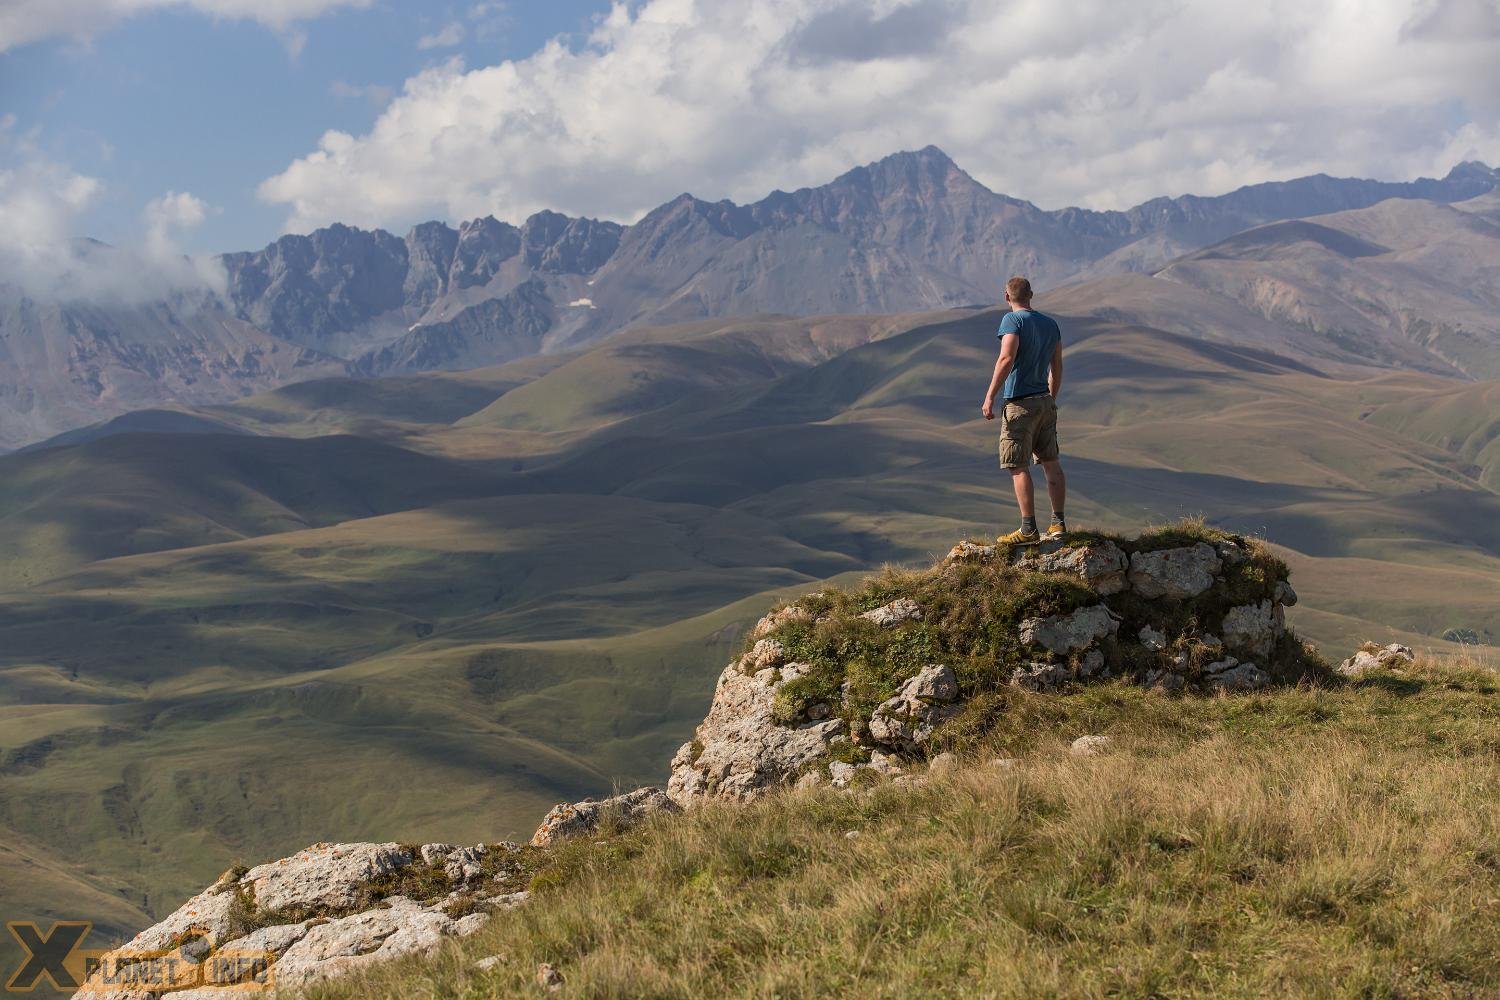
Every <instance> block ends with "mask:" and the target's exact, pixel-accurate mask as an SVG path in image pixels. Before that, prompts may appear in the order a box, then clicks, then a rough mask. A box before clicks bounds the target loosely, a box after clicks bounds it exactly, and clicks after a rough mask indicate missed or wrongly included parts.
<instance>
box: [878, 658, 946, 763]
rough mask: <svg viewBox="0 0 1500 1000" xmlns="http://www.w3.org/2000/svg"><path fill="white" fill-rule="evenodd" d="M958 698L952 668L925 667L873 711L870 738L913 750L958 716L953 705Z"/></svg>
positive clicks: (888, 744)
mask: <svg viewBox="0 0 1500 1000" xmlns="http://www.w3.org/2000/svg"><path fill="white" fill-rule="evenodd" d="M957 697H958V679H957V678H956V677H955V676H954V675H953V669H952V668H951V667H947V666H941V665H935V666H929V667H925V668H923V670H922V671H921V672H920V673H918V674H917V675H916V676H915V677H913V678H911V679H910V680H908V681H907V682H906V683H905V684H903V685H902V686H901V690H900V691H898V692H897V693H896V695H895V697H893V698H890V699H888V700H886V701H883V702H881V703H880V705H878V706H877V707H876V709H875V712H874V713H873V714H872V715H871V717H870V737H871V738H872V739H873V740H875V741H876V742H877V743H883V744H885V745H886V746H890V747H896V748H899V749H911V748H913V747H916V746H917V745H919V744H921V743H924V742H926V741H927V739H928V737H930V736H931V735H932V732H933V730H934V729H935V728H936V727H937V725H938V724H939V723H941V722H943V721H944V720H946V719H949V718H951V717H952V716H954V715H956V714H958V707H957V706H956V705H953V704H952V702H953V700H954V699H955V698H957Z"/></svg>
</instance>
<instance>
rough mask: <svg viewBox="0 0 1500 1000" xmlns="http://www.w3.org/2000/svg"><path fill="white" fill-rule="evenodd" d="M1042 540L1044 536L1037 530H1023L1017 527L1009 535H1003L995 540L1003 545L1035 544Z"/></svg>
mask: <svg viewBox="0 0 1500 1000" xmlns="http://www.w3.org/2000/svg"><path fill="white" fill-rule="evenodd" d="M1041 540H1042V536H1041V535H1038V534H1037V533H1036V532H1035V531H1023V530H1022V529H1020V528H1017V529H1016V530H1015V531H1012V532H1011V533H1010V534H1008V535H1001V536H1000V537H999V538H997V539H995V541H997V542H999V543H1000V544H1001V545H1035V544H1036V543H1037V542H1039V541H1041Z"/></svg>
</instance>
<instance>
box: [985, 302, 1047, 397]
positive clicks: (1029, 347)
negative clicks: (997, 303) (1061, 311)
mask: <svg viewBox="0 0 1500 1000" xmlns="http://www.w3.org/2000/svg"><path fill="white" fill-rule="evenodd" d="M1008 333H1013V334H1015V335H1016V337H1017V339H1019V340H1020V344H1019V345H1017V347H1016V364H1015V367H1013V368H1012V369H1011V370H1010V374H1009V375H1007V376H1006V377H1005V389H1004V391H1003V392H1002V393H1001V395H1002V396H1004V397H1005V398H1006V399H1019V398H1020V397H1022V396H1036V395H1040V394H1041V393H1044V392H1046V391H1047V372H1048V371H1049V370H1051V367H1052V354H1053V352H1054V351H1056V350H1057V345H1058V343H1059V342H1060V341H1061V340H1062V331H1061V330H1059V329H1058V328H1057V321H1056V320H1054V319H1053V318H1052V317H1051V316H1044V315H1042V314H1041V313H1039V312H1037V311H1035V310H1034V309H1027V310H1024V311H1022V312H1014V311H1012V312H1008V313H1006V314H1005V318H1004V319H1002V320H1001V321H1000V333H999V334H998V336H1000V337H1001V338H1002V339H1003V338H1004V337H1005V335H1006V334H1008Z"/></svg>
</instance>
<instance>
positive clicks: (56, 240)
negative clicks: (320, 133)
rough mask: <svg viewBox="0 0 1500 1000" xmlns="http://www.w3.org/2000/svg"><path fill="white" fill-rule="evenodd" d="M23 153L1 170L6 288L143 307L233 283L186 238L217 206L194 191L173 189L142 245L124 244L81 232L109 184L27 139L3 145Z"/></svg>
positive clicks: (158, 205)
mask: <svg viewBox="0 0 1500 1000" xmlns="http://www.w3.org/2000/svg"><path fill="white" fill-rule="evenodd" d="M13 151H15V152H18V158H17V162H16V164H15V165H14V166H12V167H9V168H5V169H0V219H4V220H5V225H4V226H3V227H0V287H3V286H7V285H8V286H11V287H13V288H18V289H20V291H21V293H22V294H23V295H25V296H26V297H29V298H31V299H33V300H36V301H41V302H81V301H88V302H93V303H97V304H105V305H135V304H141V303H146V302H151V301H154V300H157V299H162V298H166V297H169V296H173V295H176V294H178V293H182V292H199V291H204V290H207V291H213V292H222V291H224V288H225V276H224V268H223V266H222V265H221V264H219V262H218V261H217V260H212V259H208V258H192V257H188V256H185V255H184V254H183V253H182V251H181V250H180V249H178V238H179V237H180V235H181V234H182V233H183V232H184V231H185V230H188V229H191V228H193V227H194V226H197V225H200V224H201V223H202V222H203V220H204V218H205V217H206V216H207V215H208V213H209V211H210V208H209V206H208V205H206V204H205V203H204V202H203V201H202V200H201V199H200V198H198V197H196V196H195V195H192V194H189V193H188V192H186V191H183V192H177V191H168V192H167V193H166V194H164V195H162V196H161V197H159V198H155V199H153V200H152V201H151V202H149V203H148V204H147V205H146V207H145V209H144V210H143V211H142V213H141V222H142V234H141V237H140V240H139V241H138V243H137V244H136V245H132V246H130V247H124V248H116V247H110V246H106V245H104V244H102V243H97V242H95V241H93V240H86V239H78V238H76V235H75V230H76V225H77V219H78V218H79V216H80V215H81V214H82V213H83V212H84V211H85V210H86V209H87V208H88V207H89V206H90V205H91V204H93V203H94V202H95V201H96V200H98V198H99V197H100V196H101V194H102V192H103V190H104V186H103V184H102V183H101V182H100V181H99V179H98V178H95V177H89V176H87V175H84V174H80V173H78V172H76V171H74V170H73V169H72V168H70V167H68V166H66V165H64V164H61V163H57V162H54V161H52V160H49V159H47V158H46V157H44V156H42V155H40V154H39V153H37V152H36V151H35V150H34V149H31V148H29V147H28V146H27V145H26V144H24V143H19V144H0V152H13Z"/></svg>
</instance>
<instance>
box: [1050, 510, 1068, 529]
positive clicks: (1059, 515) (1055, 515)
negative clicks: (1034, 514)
mask: <svg viewBox="0 0 1500 1000" xmlns="http://www.w3.org/2000/svg"><path fill="white" fill-rule="evenodd" d="M1052 523H1053V524H1055V525H1057V526H1058V527H1061V528H1066V527H1067V526H1068V519H1067V518H1066V517H1064V516H1063V512H1062V511H1060V510H1054V511H1053V512H1052Z"/></svg>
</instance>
